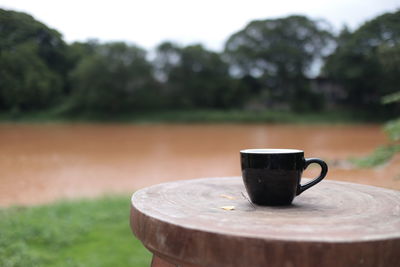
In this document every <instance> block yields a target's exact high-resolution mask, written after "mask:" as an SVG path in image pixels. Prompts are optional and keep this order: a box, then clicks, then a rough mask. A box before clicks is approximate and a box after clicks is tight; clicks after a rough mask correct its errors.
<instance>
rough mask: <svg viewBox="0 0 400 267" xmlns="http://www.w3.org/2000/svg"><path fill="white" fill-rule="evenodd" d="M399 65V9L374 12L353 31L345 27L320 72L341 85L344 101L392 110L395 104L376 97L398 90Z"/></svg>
mask: <svg viewBox="0 0 400 267" xmlns="http://www.w3.org/2000/svg"><path fill="white" fill-rule="evenodd" d="M399 66H400V10H399V11H396V12H394V13H386V14H384V15H381V16H378V17H376V18H375V19H373V20H370V21H368V22H366V23H364V24H363V25H362V26H361V27H360V28H358V29H357V30H355V31H354V32H353V33H351V32H349V31H348V30H347V29H346V28H345V29H344V30H343V31H342V33H341V34H340V36H339V38H338V45H337V48H336V50H335V52H334V53H333V54H332V55H331V56H329V57H328V59H327V61H326V64H325V67H324V73H325V75H327V76H328V77H330V78H332V79H334V80H336V81H337V82H339V83H340V84H342V85H343V86H344V87H345V89H346V97H345V99H344V103H345V104H347V105H351V106H355V107H362V108H369V109H374V111H375V112H379V111H381V110H383V109H386V110H390V111H391V112H392V113H393V112H394V111H395V110H396V109H397V110H398V107H397V108H396V107H383V106H381V105H380V99H381V98H382V97H383V96H384V95H387V94H390V93H393V92H395V91H397V90H398V78H397V77H399V75H400V67H399Z"/></svg>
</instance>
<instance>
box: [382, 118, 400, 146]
mask: <svg viewBox="0 0 400 267" xmlns="http://www.w3.org/2000/svg"><path fill="white" fill-rule="evenodd" d="M385 132H386V133H387V134H388V135H389V138H390V139H391V140H392V141H400V118H399V119H397V120H393V121H389V122H388V123H386V125H385Z"/></svg>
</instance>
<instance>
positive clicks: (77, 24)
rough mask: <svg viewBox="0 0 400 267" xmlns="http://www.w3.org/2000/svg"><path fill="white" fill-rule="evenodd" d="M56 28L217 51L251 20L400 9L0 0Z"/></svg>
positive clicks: (316, 2)
mask: <svg viewBox="0 0 400 267" xmlns="http://www.w3.org/2000/svg"><path fill="white" fill-rule="evenodd" d="M0 7H1V8H6V9H13V10H17V11H24V12H27V13H29V14H31V15H33V16H34V17H35V18H36V19H37V20H39V21H41V22H44V23H45V24H47V25H48V26H49V27H51V28H55V29H57V30H58V31H59V32H61V33H62V34H63V36H64V38H65V40H66V41H67V42H72V41H78V40H79V41H84V40H87V39H88V38H96V39H99V40H101V41H116V40H118V41H127V42H129V43H135V44H137V45H140V46H142V47H144V48H146V49H152V48H154V47H155V46H156V45H157V44H159V43H160V42H162V41H165V40H171V41H175V42H177V43H180V44H182V45H186V44H190V43H195V42H200V43H202V44H204V45H205V46H206V47H207V48H209V49H213V50H221V49H222V47H223V44H224V42H225V40H226V39H227V38H228V37H229V36H230V35H231V34H232V33H234V32H236V31H238V30H240V29H242V28H243V27H244V26H245V25H246V24H247V23H248V22H250V21H251V20H254V19H265V18H276V17H281V16H287V15H291V14H303V15H307V16H309V17H311V18H313V19H320V18H322V19H326V20H328V21H329V22H330V23H331V24H332V26H333V27H334V29H335V30H339V29H340V28H341V27H342V26H343V25H344V24H347V25H348V26H349V27H350V28H352V29H354V28H355V27H357V26H359V25H360V24H362V23H363V22H364V21H365V20H368V19H371V18H373V17H375V16H376V15H379V14H382V13H384V12H390V11H395V10H396V9H397V8H400V0H327V1H323V0H291V1H290V0H242V1H236V0H201V1H200V0H198V1H190V0H142V1H136V0H131V1H128V0H126V1H123V0H113V1H101V0H97V1H92V0H69V1H54V0H35V1H33V0H0Z"/></svg>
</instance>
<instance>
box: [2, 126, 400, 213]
mask: <svg viewBox="0 0 400 267" xmlns="http://www.w3.org/2000/svg"><path fill="white" fill-rule="evenodd" d="M385 143H387V138H386V136H385V134H384V133H383V132H382V130H381V128H380V126H379V125H331V126H328V125H275V124H274V125H268V124H256V125H255V124H218V125H217V124H188V125H174V124H172V125H170V124H155V125H134V124H132V125H131V124H123V125H120V124H0V148H1V149H0V206H10V205H33V204H40V203H48V202H52V201H55V200H59V199H69V198H77V197H95V196H99V195H102V194H114V193H132V192H133V191H134V190H136V189H139V188H142V187H145V186H149V185H153V184H157V183H160V182H166V181H173V180H180V179H191V178H200V177H221V176H239V175H240V163H239V150H240V149H245V148H297V149H303V150H304V151H305V156H306V157H320V158H322V159H324V160H326V161H327V162H328V164H329V165H330V170H329V173H328V176H327V179H335V180H342V181H351V182H356V183H363V184H370V185H375V186H382V187H386V188H393V189H397V190H400V178H399V175H400V167H399V166H400V157H399V156H397V157H395V158H394V159H393V160H392V161H391V162H390V163H389V164H386V165H383V166H380V167H378V168H373V169H356V168H353V167H351V166H349V165H348V164H345V163H344V164H343V163H342V160H343V159H347V158H349V157H357V156H363V155H367V154H368V153H370V152H371V151H372V150H373V149H374V148H375V147H376V146H379V145H381V144H385ZM338 162H339V163H338ZM318 172H319V169H318V167H317V166H315V167H312V168H310V170H307V171H306V172H305V173H304V176H306V177H313V176H316V175H317V173H318Z"/></svg>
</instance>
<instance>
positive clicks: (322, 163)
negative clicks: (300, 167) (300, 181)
mask: <svg viewBox="0 0 400 267" xmlns="http://www.w3.org/2000/svg"><path fill="white" fill-rule="evenodd" d="M311 163H317V164H319V165H320V166H321V173H320V175H319V176H318V177H317V178H315V179H313V180H311V181H310V182H308V183H306V184H305V185H300V186H299V188H298V189H297V195H300V194H301V193H303V192H304V191H305V190H307V189H308V188H310V187H311V186H313V185H316V184H318V183H319V182H321V181H322V179H324V178H325V176H326V174H327V173H328V165H327V164H326V163H325V161H323V160H322V159H318V158H309V159H305V165H304V169H306V168H307V167H308V165H310V164H311Z"/></svg>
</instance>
